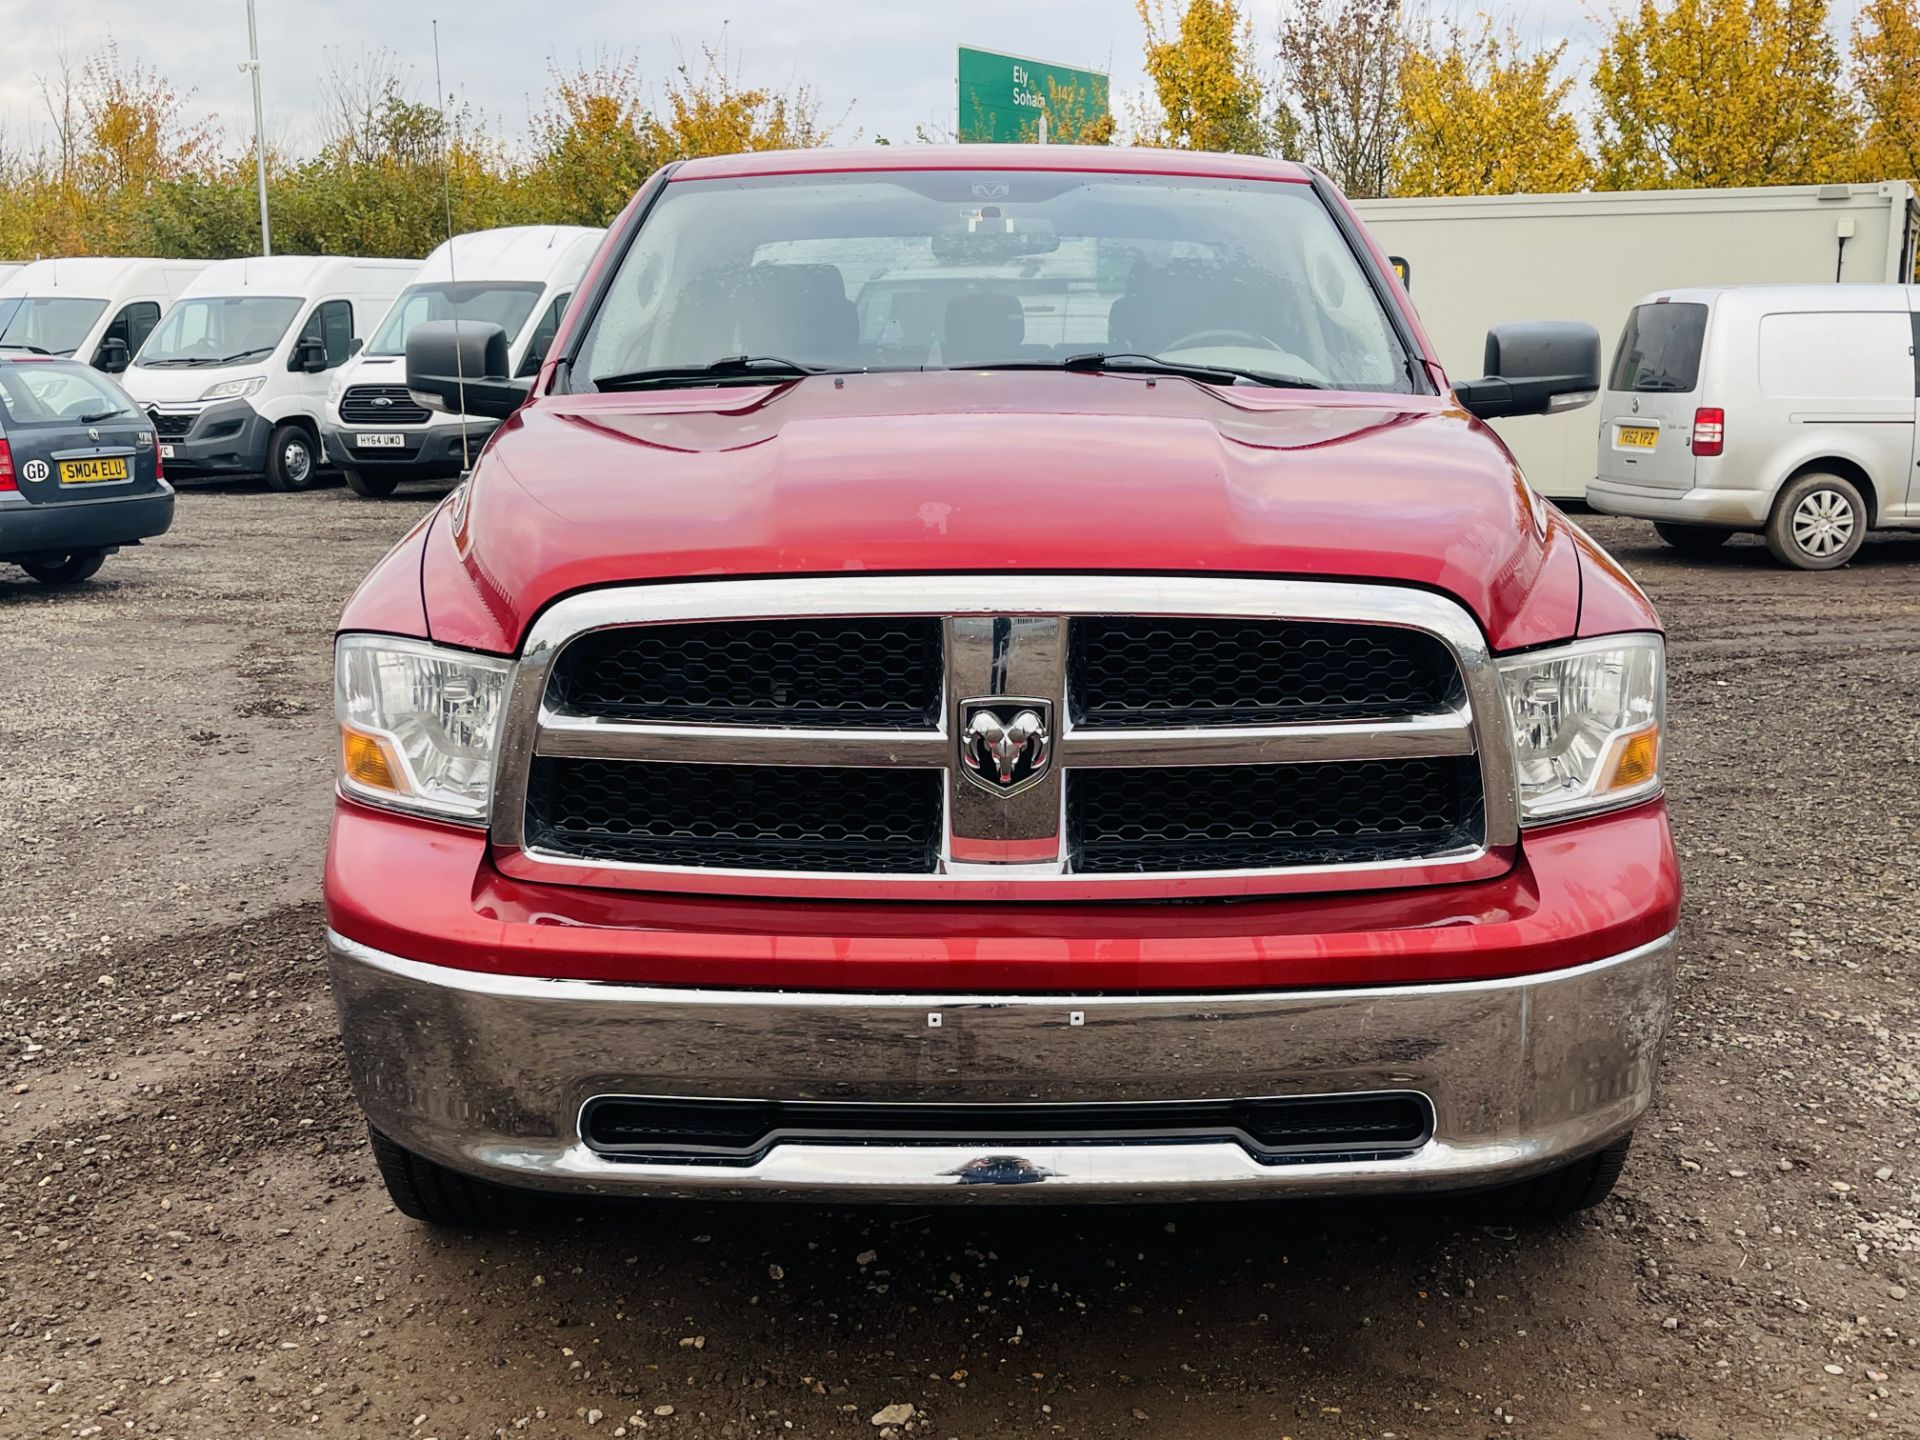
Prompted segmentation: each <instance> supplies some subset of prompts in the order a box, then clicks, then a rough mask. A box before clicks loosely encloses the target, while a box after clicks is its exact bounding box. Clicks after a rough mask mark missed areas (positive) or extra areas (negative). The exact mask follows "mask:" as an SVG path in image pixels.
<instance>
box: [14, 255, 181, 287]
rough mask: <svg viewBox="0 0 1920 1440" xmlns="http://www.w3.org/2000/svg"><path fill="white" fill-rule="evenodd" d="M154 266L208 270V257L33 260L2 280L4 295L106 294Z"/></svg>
mask: <svg viewBox="0 0 1920 1440" xmlns="http://www.w3.org/2000/svg"><path fill="white" fill-rule="evenodd" d="M149 267H151V268H152V269H154V270H161V269H169V270H175V271H179V270H185V271H188V272H193V271H199V270H204V269H206V267H207V262H206V261H205V260H168V259H161V258H157V257H155V256H150V255H80V256H75V257H73V258H71V259H64V260H61V259H55V260H33V261H29V262H28V263H27V264H25V265H22V266H21V267H20V268H19V269H18V270H13V271H9V272H8V273H7V274H6V276H5V278H4V279H3V280H0V294H7V295H40V294H48V293H52V292H55V291H62V290H64V291H71V292H72V293H73V294H76V295H87V296H103V295H108V294H111V293H112V292H113V291H114V289H115V287H117V286H119V285H122V284H124V283H126V282H127V281H128V280H129V279H130V278H131V277H132V276H134V275H136V274H138V273H139V272H140V271H142V270H145V269H147V268H149Z"/></svg>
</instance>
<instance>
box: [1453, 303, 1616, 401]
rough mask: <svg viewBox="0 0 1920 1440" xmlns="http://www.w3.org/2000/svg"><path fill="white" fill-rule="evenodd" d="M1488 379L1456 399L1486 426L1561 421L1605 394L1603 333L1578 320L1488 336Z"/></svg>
mask: <svg viewBox="0 0 1920 1440" xmlns="http://www.w3.org/2000/svg"><path fill="white" fill-rule="evenodd" d="M1485 364H1486V370H1487V373H1486V374H1485V375H1483V376H1481V377H1480V378H1479V379H1478V380H1462V381H1461V382H1460V383H1458V384H1457V385H1455V386H1454V387H1453V394H1454V398H1455V399H1456V400H1458V401H1459V402H1460V405H1461V408H1462V409H1464V410H1466V411H1467V412H1468V413H1470V414H1473V415H1478V416H1479V417H1480V418H1481V419H1482V420H1498V419H1500V418H1502V417H1503V416H1508V415H1558V414H1559V413H1560V412H1561V411H1563V410H1578V409H1579V408H1580V407H1581V406H1582V405H1590V404H1592V403H1593V399H1594V397H1595V396H1596V395H1598V394H1599V393H1600V332H1599V331H1598V330H1596V329H1594V328H1593V326H1591V325H1588V324H1585V323H1584V322H1582V321H1579V320H1529V321H1526V322H1524V323H1521V324H1516V325H1496V326H1494V327H1493V328H1492V329H1491V330H1489V331H1487V354H1486V361H1485Z"/></svg>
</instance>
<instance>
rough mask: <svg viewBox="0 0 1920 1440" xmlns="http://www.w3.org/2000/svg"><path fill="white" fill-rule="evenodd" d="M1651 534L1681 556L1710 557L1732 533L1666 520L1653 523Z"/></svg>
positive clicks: (1707, 526) (1729, 538)
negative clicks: (1677, 523) (1676, 523)
mask: <svg viewBox="0 0 1920 1440" xmlns="http://www.w3.org/2000/svg"><path fill="white" fill-rule="evenodd" d="M1653 533H1654V534H1656V535H1658V536H1659V537H1660V538H1661V539H1662V540H1664V541H1666V542H1667V544H1669V545H1671V546H1672V547H1673V548H1674V549H1675V550H1678V551H1679V552H1680V553H1681V554H1682V555H1711V554H1712V553H1713V552H1714V551H1716V550H1718V549H1719V548H1720V547H1721V546H1722V545H1724V544H1726V543H1727V541H1729V540H1731V539H1732V538H1733V531H1731V530H1721V529H1718V528H1716V527H1714V526H1712V525H1675V524H1673V523H1672V522H1671V521H1668V520H1656V521H1654V522H1653Z"/></svg>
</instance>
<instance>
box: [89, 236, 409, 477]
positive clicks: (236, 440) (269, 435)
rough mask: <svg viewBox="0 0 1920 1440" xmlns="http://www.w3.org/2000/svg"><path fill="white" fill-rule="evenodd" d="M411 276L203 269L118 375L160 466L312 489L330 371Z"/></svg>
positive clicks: (225, 265) (297, 260)
mask: <svg viewBox="0 0 1920 1440" xmlns="http://www.w3.org/2000/svg"><path fill="white" fill-rule="evenodd" d="M418 268H419V267H418V266H417V265H416V264H415V263H414V262H413V261H411V260H373V259H361V258H357V257H351V256H340V255H321V256H294V255H276V256H273V257H271V258H268V259H243V260H222V261H219V262H218V263H216V264H213V265H210V266H208V267H207V268H206V269H205V270H204V271H202V272H201V274H200V275H199V276H197V277H196V278H195V280H194V282H193V283H192V284H191V285H189V286H188V287H187V288H186V290H185V291H184V292H183V293H182V294H181V297H180V302H179V304H178V305H177V306H176V307H175V308H174V310H173V311H171V312H170V313H169V314H168V316H167V317H166V319H165V320H164V321H163V322H162V323H161V324H160V325H158V326H157V327H156V328H155V329H154V331H153V333H152V334H151V335H149V336H148V337H147V340H146V343H145V344H144V345H142V346H141V347H140V351H139V353H138V354H137V355H136V356H135V357H134V361H133V364H132V366H131V367H130V368H129V369H128V370H127V372H126V375H125V377H124V382H125V384H126V387H127V391H128V393H129V394H131V395H132V396H133V397H134V399H135V400H137V401H139V402H140V404H141V405H142V406H143V407H144V408H145V409H146V411H147V413H148V414H149V415H150V416H152V418H153V423H154V426H155V428H156V429H158V431H159V433H160V453H161V458H162V459H163V460H164V461H165V462H166V465H167V469H168V470H169V471H170V472H171V473H172V474H173V475H174V476H176V477H178V478H188V477H208V476H217V475H262V474H264V475H265V476H266V478H267V483H268V484H269V485H271V486H272V487H273V488H274V489H276V490H306V489H309V488H311V487H312V486H314V485H315V484H317V483H318V482H319V479H320V467H321V453H322V452H321V443H320V417H321V411H322V407H323V406H324V404H325V401H326V391H327V386H328V384H329V383H330V381H331V380H332V377H333V373H334V372H336V371H337V370H339V368H340V367H341V366H343V365H345V364H346V363H347V362H348V361H349V360H350V359H352V357H353V356H354V355H355V354H356V353H357V352H358V351H359V349H360V347H361V345H362V344H364V343H365V341H366V337H367V335H368V334H369V333H370V332H371V331H372V329H373V327H374V326H376V325H378V324H379V323H380V321H381V320H382V319H383V318H384V317H385V316H386V313H387V310H388V308H389V307H390V306H391V305H392V304H393V300H394V297H395V296H396V295H398V294H399V293H400V291H401V290H402V289H403V288H404V287H405V286H406V283H407V281H408V280H409V279H410V278H411V277H412V275H413V272H414V271H415V270H416V269H418Z"/></svg>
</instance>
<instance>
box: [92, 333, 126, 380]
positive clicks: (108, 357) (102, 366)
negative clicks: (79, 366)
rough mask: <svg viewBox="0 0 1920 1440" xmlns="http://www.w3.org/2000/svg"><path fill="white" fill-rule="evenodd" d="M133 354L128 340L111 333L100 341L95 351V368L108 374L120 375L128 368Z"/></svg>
mask: <svg viewBox="0 0 1920 1440" xmlns="http://www.w3.org/2000/svg"><path fill="white" fill-rule="evenodd" d="M132 359H133V356H132V355H131V354H130V353H129V352H128V350H127V342H126V341H124V340H122V339H121V338H120V337H119V336H118V335H109V336H107V338H106V339H104V340H102V341H101V342H100V346H99V348H98V349H97V350H95V351H94V352H93V368H94V369H96V370H101V371H104V372H105V373H107V374H108V375H118V374H120V373H121V372H122V371H124V370H125V369H126V368H127V365H128V364H129V362H131V361H132Z"/></svg>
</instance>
